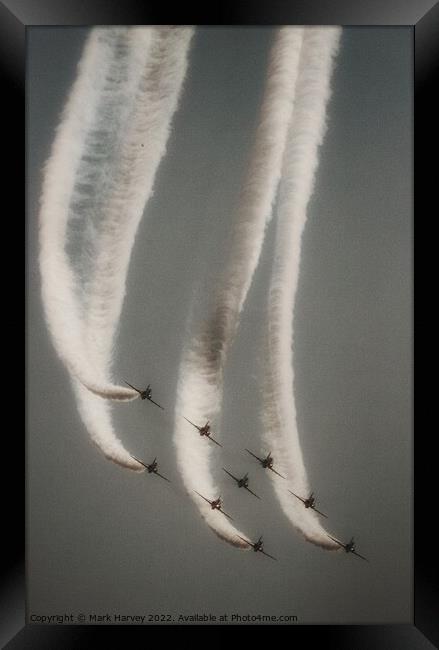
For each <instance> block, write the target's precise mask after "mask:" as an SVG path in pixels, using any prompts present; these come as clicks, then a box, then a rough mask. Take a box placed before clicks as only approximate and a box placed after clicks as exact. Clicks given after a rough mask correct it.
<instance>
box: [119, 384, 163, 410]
mask: <svg viewBox="0 0 439 650" xmlns="http://www.w3.org/2000/svg"><path fill="white" fill-rule="evenodd" d="M124 382H125V383H126V384H127V385H128V386H129V387H130V388H132V389H133V390H135V391H136V392H137V393H139V395H140V399H147V400H148V401H149V402H152V403H153V404H155V405H156V406H158V407H159V408H160V409H162V411H164V410H165V409H164V408H163V406H160V404H157V402H154V400H153V399H152V389H151V384H148V386H147V387H146V388H145V390H140V389H139V388H136V387H135V386H132V385H131V384H129V383H128V382H127V381H126V380H125V379H124Z"/></svg>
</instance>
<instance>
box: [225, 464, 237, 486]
mask: <svg viewBox="0 0 439 650" xmlns="http://www.w3.org/2000/svg"><path fill="white" fill-rule="evenodd" d="M223 470H224V471H225V473H226V474H228V475H229V476H231V477H232V478H233V480H234V481H236V482H237V483H238V481H239V478H236V476H233V474H230V472H228V471H227V470H226V469H225V468H224V467H223Z"/></svg>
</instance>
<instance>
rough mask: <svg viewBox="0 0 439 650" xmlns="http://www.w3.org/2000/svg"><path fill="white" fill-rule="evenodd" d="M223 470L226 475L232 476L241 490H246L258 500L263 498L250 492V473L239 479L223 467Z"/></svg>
mask: <svg viewBox="0 0 439 650" xmlns="http://www.w3.org/2000/svg"><path fill="white" fill-rule="evenodd" d="M223 470H224V471H225V473H226V474H228V475H229V476H231V477H232V479H233V480H234V481H236V484H237V486H238V487H239V488H244V489H245V490H247V492H250V494H253V496H254V497H256V498H257V499H260V498H261V497H260V496H258V495H257V494H255V493H254V492H252V491H251V490H250V488H249V486H248V482H249V479H248V472H247V473H246V474H244V476H243V477H242V478H237V477H236V476H233V474H231V473H230V472H228V471H227V470H226V468H225V467H223Z"/></svg>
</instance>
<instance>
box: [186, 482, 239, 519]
mask: <svg viewBox="0 0 439 650" xmlns="http://www.w3.org/2000/svg"><path fill="white" fill-rule="evenodd" d="M195 492H197V491H196V490H195ZM197 494H198V496H199V497H201V498H202V499H204V500H205V501H207V503H208V504H209V505H210V507H211V508H212V510H219V511H220V512H221V513H222V514H223V515H225V516H226V517H228V518H229V519H231V520H232V521H233V519H232V517H231V516H230V515H228V514H227V512H224V510H223V509H222V505H223V502H222V499H221V496H219V497H218V499H214V500H213V501H211V500H210V499H206V497H203V495H202V494H200V493H199V492H197Z"/></svg>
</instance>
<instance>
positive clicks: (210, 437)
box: [206, 435, 222, 447]
mask: <svg viewBox="0 0 439 650" xmlns="http://www.w3.org/2000/svg"><path fill="white" fill-rule="evenodd" d="M206 438H208V439H209V440H212V442H214V443H215V444H216V445H218V447H222V445H220V443H219V442H218V441H217V440H215V438H212V436H210V435H209V436H206Z"/></svg>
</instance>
